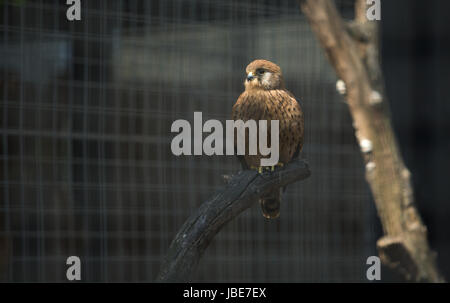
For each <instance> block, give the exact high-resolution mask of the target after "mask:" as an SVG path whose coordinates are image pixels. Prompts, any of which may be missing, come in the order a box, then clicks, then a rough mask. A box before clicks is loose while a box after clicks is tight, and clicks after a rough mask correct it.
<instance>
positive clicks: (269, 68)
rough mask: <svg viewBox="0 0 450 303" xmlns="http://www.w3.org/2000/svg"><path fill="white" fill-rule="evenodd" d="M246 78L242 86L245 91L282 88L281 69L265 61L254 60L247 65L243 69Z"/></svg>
mask: <svg viewBox="0 0 450 303" xmlns="http://www.w3.org/2000/svg"><path fill="white" fill-rule="evenodd" d="M245 71H246V73H247V77H246V78H245V81H244V85H245V89H246V90H250V89H264V90H271V89H282V88H284V81H283V75H282V74H281V68H280V67H279V66H278V65H276V64H275V63H273V62H270V61H267V60H260V59H259V60H255V61H253V62H251V63H250V64H249V65H247V68H246V69H245Z"/></svg>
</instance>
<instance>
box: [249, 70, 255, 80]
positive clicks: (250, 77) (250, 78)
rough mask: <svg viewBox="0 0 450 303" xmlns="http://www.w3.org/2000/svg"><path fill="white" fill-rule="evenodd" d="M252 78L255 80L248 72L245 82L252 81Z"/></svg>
mask: <svg viewBox="0 0 450 303" xmlns="http://www.w3.org/2000/svg"><path fill="white" fill-rule="evenodd" d="M253 78H255V76H253V73H252V72H249V73H248V75H247V81H252V80H253Z"/></svg>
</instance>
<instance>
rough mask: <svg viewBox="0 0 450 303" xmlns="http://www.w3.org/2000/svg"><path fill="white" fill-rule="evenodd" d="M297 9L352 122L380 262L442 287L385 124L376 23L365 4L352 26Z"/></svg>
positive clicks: (324, 8) (330, 8)
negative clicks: (379, 230) (376, 222)
mask: <svg viewBox="0 0 450 303" xmlns="http://www.w3.org/2000/svg"><path fill="white" fill-rule="evenodd" d="M300 6H301V10H302V11H303V13H304V14H305V15H306V17H307V19H308V21H309V23H310V25H311V27H312V30H313V31H314V33H315V34H316V36H317V38H318V40H319V43H320V44H321V46H322V47H323V49H324V50H325V52H326V55H327V57H328V59H329V61H330V63H331V65H332V66H333V68H334V69H335V71H336V73H337V75H338V77H339V78H340V79H342V80H339V81H338V83H337V87H338V90H340V92H341V93H342V94H345V96H346V100H347V104H348V106H349V109H350V112H351V115H352V117H353V127H354V128H355V135H356V138H357V140H358V142H359V144H360V148H361V152H362V155H363V157H364V161H365V165H366V179H367V181H368V183H369V185H370V188H371V191H372V194H373V197H374V200H375V204H376V208H377V211H378V215H379V217H380V220H381V224H382V226H383V231H384V236H383V237H382V238H381V239H379V240H378V242H377V248H378V252H379V254H380V258H381V261H382V262H383V263H384V264H386V265H387V266H389V267H391V268H393V269H395V270H396V271H397V272H399V273H400V274H402V275H403V276H404V277H405V278H406V279H407V280H410V281H428V282H442V281H443V278H442V277H441V276H440V274H439V272H438V270H437V268H436V264H435V253H434V252H433V251H432V250H431V249H430V248H429V245H428V241H427V229H426V227H425V226H424V224H423V223H422V220H421V218H420V215H419V213H418V211H417V209H416V207H415V206H414V197H413V191H412V186H411V181H410V178H411V175H410V172H409V171H408V169H407V168H406V167H405V165H404V163H403V160H402V158H401V155H400V152H399V148H398V144H397V142H396V138H395V135H394V132H393V129H392V126H391V122H390V113H389V107H388V104H387V98H386V95H385V92H384V84H383V77H382V72H381V68H380V63H379V43H378V21H368V20H367V18H366V12H367V9H368V7H367V4H366V1H365V0H356V2H355V20H354V21H352V22H349V23H347V22H345V21H344V20H343V19H342V18H341V16H340V15H339V13H338V11H337V9H336V7H335V5H334V3H333V2H332V1H330V0H300ZM342 81H343V82H342ZM344 84H345V85H344Z"/></svg>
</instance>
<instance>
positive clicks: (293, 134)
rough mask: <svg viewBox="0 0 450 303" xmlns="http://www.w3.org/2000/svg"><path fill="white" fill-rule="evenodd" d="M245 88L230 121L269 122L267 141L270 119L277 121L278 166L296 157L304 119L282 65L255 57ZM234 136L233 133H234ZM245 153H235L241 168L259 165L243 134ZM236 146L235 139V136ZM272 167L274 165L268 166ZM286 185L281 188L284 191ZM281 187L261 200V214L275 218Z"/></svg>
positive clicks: (255, 167) (301, 141)
mask: <svg viewBox="0 0 450 303" xmlns="http://www.w3.org/2000/svg"><path fill="white" fill-rule="evenodd" d="M246 73H247V77H246V79H245V81H244V85H245V91H244V92H243V93H242V94H241V95H240V96H239V98H238V99H237V101H236V103H235V104H234V106H233V109H232V119H233V120H235V121H236V120H243V121H244V122H245V121H247V120H255V121H257V122H258V121H259V120H266V121H268V122H267V124H268V132H267V133H268V138H267V142H268V144H270V121H271V120H278V121H279V155H280V158H279V159H280V160H279V163H278V164H277V166H283V165H284V164H286V163H288V162H289V161H291V160H292V159H293V158H296V157H298V155H299V153H300V151H301V150H302V147H303V135H304V119H303V112H302V109H301V107H300V104H299V103H298V102H297V100H296V99H295V97H294V96H293V95H292V93H290V92H289V91H288V90H287V89H286V88H285V85H284V80H283V75H282V73H281V68H280V67H279V66H278V65H276V64H275V63H273V62H270V61H267V60H255V61H253V62H251V63H250V64H249V65H248V66H247V68H246ZM235 138H236V136H235ZM245 139H246V153H245V155H243V156H238V158H239V160H240V162H241V164H242V168H243V169H249V168H250V169H257V170H258V171H259V172H261V170H262V169H263V170H265V169H267V168H262V167H260V160H261V158H266V157H268V156H262V155H261V154H259V153H258V154H256V155H249V154H248V135H247V136H246V138H245ZM235 147H236V139H235ZM271 169H272V170H273V167H271ZM284 190H285V188H283V191H284ZM281 194H282V190H281V189H279V190H275V191H274V192H271V193H269V194H268V195H266V196H264V197H262V198H261V199H260V204H261V209H262V213H263V215H264V217H266V218H269V219H274V218H277V217H278V216H279V215H280V201H281Z"/></svg>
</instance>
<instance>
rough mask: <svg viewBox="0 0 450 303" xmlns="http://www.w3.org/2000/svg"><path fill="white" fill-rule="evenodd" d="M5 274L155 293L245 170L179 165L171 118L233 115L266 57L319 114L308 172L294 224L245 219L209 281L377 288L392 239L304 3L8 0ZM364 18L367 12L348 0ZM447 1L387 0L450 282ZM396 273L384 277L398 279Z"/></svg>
mask: <svg viewBox="0 0 450 303" xmlns="http://www.w3.org/2000/svg"><path fill="white" fill-rule="evenodd" d="M0 3H1V9H0V100H1V108H0V125H1V142H0V146H1V149H0V156H1V162H0V170H1V172H0V197H1V198H0V280H1V281H65V279H66V278H65V270H66V265H65V260H66V258H67V257H68V256H70V255H77V256H79V257H80V258H81V261H82V264H83V265H82V280H83V281H152V280H153V279H154V278H155V277H156V274H157V272H158V270H159V265H160V263H161V260H162V258H163V256H164V254H165V252H166V251H167V248H168V247H169V244H170V241H171V240H172V238H173V237H174V235H175V233H176V232H177V230H178V229H179V228H180V227H181V225H182V223H183V222H184V220H185V219H186V218H187V217H188V216H189V214H190V213H191V212H192V211H193V210H194V209H195V208H196V207H198V206H199V205H200V204H201V202H202V201H204V200H205V199H206V198H208V197H209V196H210V195H211V194H212V193H213V192H214V191H215V190H217V189H219V188H220V187H221V186H222V180H221V176H222V174H224V173H230V172H233V171H236V170H238V169H239V165H238V163H237V161H236V160H235V159H234V158H230V157H203V156H202V157H175V156H173V155H172V154H171V152H170V140H171V139H172V137H173V134H171V133H170V126H171V123H172V122H173V121H174V120H176V119H187V120H192V118H193V112H194V111H197V110H200V111H202V112H203V118H204V120H206V119H219V120H222V121H224V120H225V119H228V118H229V113H230V111H231V106H232V104H233V103H234V101H235V100H236V98H237V97H238V95H239V93H240V92H241V91H242V89H243V88H242V79H243V77H244V68H245V66H246V65H247V64H248V63H249V62H250V61H251V60H253V59H255V58H265V59H269V60H272V61H274V62H276V63H278V64H279V65H280V66H281V67H282V69H283V72H284V75H285V77H286V80H287V87H288V88H289V89H290V90H291V91H292V92H293V93H294V94H295V95H296V96H297V97H298V98H300V99H302V101H303V104H304V110H305V112H306V143H305V148H304V153H303V157H305V158H307V159H308V161H309V162H310V165H311V167H312V171H313V175H312V176H311V178H309V179H308V180H306V181H305V182H302V183H300V184H295V185H292V186H290V187H289V188H288V191H287V193H286V196H285V198H284V201H285V202H284V203H283V205H282V210H281V218H280V220H276V221H273V222H267V221H265V220H264V219H263V218H262V216H261V214H260V211H259V209H258V205H255V207H253V208H251V209H250V210H248V211H246V212H245V213H244V214H242V215H241V216H240V217H239V218H237V219H236V220H234V221H233V222H230V223H229V225H227V227H226V228H224V230H222V231H221V232H220V234H219V235H218V236H217V237H216V238H215V239H214V241H213V242H212V243H211V245H210V247H209V248H208V250H207V252H206V253H205V256H204V258H203V259H202V261H201V263H200V266H199V270H198V273H197V274H196V275H195V277H194V279H195V281H217V282H221V281H253V282H264V281H267V282H354V281H361V282H364V281H366V277H365V270H366V264H365V261H366V259H367V257H368V256H371V255H375V254H376V250H375V243H376V239H378V238H379V237H380V236H381V228H380V225H379V220H378V218H377V215H376V211H375V207H374V205H373V202H372V201H371V197H370V194H369V190H368V187H367V184H366V182H365V180H364V170H363V162H362V160H361V156H360V153H359V149H358V146H357V144H356V141H355V138H354V133H353V128H352V125H351V124H352V121H351V118H350V115H349V113H348V109H347V107H346V105H345V104H344V103H343V102H342V101H343V100H342V97H341V96H340V95H338V94H337V92H336V91H335V82H336V80H337V79H336V76H335V74H334V72H333V70H332V69H331V67H330V66H329V64H328V62H327V61H326V59H325V57H324V54H323V52H322V50H321V49H320V47H319V46H318V44H317V42H316V40H315V37H314V36H313V35H312V33H311V30H310V28H309V25H308V23H307V22H306V20H305V18H304V17H303V16H302V15H301V13H300V10H299V7H298V4H297V1H295V0H278V1H267V0H257V1H255V0H253V1H237V0H236V1H234V0H233V1H229V0H216V1H206V0H196V1H183V0H171V1H166V0H160V1H140V0H130V1H121V0H113V1H82V20H81V21H74V22H69V21H67V19H66V10H67V5H65V1H49V0H40V1H26V0H21V1H13V0H11V1H1V2H0ZM336 3H337V6H338V9H339V10H340V11H341V13H342V14H343V16H344V17H345V18H352V15H353V1H352V0H341V1H336ZM447 8H450V7H449V4H448V2H447V1H444V0H442V1H438V0H436V1H406V0H405V1H382V22H381V24H382V55H383V69H384V72H385V80H386V86H387V92H388V97H389V99H390V104H391V110H392V117H393V123H394V127H395V131H396V133H397V137H398V140H399V143H400V145H401V150H402V154H403V156H404V158H405V162H406V164H407V166H408V167H409V168H410V170H411V172H412V174H413V181H414V188H415V195H416V200H417V204H418V207H419V210H420V213H421V215H422V217H423V219H424V221H425V223H426V225H427V227H428V229H429V238H430V242H431V246H432V247H433V248H434V249H435V250H436V251H437V252H438V262H439V268H440V269H441V271H442V273H443V274H444V275H445V276H446V277H447V279H448V278H449V276H450V264H449V262H450V261H448V260H447V259H446V258H447V257H448V256H450V251H449V249H450V247H449V239H448V236H447V232H448V230H449V228H450V224H449V223H448V220H446V219H447V218H448V215H449V210H450V209H449V205H448V203H446V202H447V201H446V200H447V198H448V197H450V193H449V190H450V189H449V186H448V185H447V183H448V180H449V178H448V177H449V172H448V169H449V168H450V165H449V164H450V163H449V160H448V155H449V154H450V153H449V152H450V147H449V144H450V143H449V140H448V138H447V137H448V133H449V127H448V123H449V122H448V121H447V119H446V114H447V113H449V104H448V102H447V100H446V98H447V96H449V94H448V93H449V92H448V90H449V89H450V88H449V85H448V83H449V71H448V67H449V65H448V60H449V58H448V56H449V51H448V43H449V42H448V41H449V40H448V39H447V35H448V34H449V31H448V25H447V24H448V22H446V21H447V20H446V14H447V11H448V10H447ZM399 280H401V279H400V277H397V276H396V275H395V274H394V273H392V272H390V271H389V270H388V269H386V268H384V269H383V271H382V281H399Z"/></svg>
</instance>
